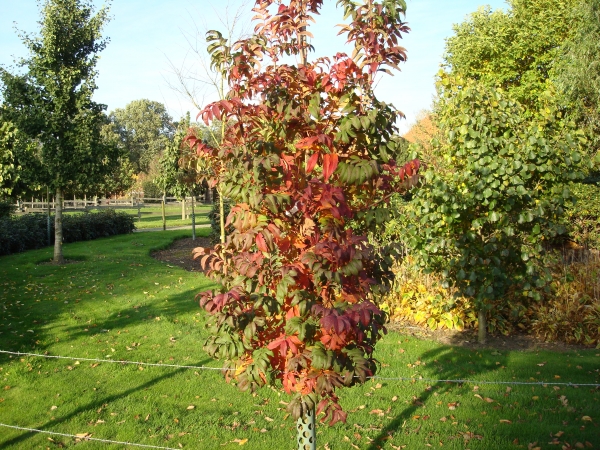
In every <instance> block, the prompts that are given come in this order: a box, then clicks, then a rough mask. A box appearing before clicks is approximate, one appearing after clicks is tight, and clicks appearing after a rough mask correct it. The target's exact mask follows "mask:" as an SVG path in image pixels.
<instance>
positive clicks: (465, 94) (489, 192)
mask: <svg viewBox="0 0 600 450" xmlns="http://www.w3.org/2000/svg"><path fill="white" fill-rule="evenodd" d="M439 76H440V79H439V83H438V94H439V100H438V103H437V105H436V108H437V109H436V114H437V117H438V123H439V124H440V127H441V129H442V131H443V132H444V133H445V139H442V140H440V141H438V143H437V145H438V146H439V148H438V150H437V152H438V153H439V154H440V155H444V157H445V158H446V159H447V164H448V166H449V167H452V170H450V171H442V172H440V171H437V170H436V169H435V168H430V169H429V170H427V171H426V172H425V173H424V174H423V180H424V183H423V185H422V186H421V187H420V188H419V189H417V190H415V193H414V199H413V200H412V202H411V203H412V205H411V206H412V208H410V209H409V211H412V218H411V222H410V224H411V225H410V227H409V229H410V235H411V237H410V239H409V240H408V243H409V246H410V248H411V251H412V252H413V253H414V254H416V255H417V256H418V258H417V261H418V263H419V264H420V265H421V266H422V267H424V268H426V269H427V270H432V271H436V272H438V273H441V274H443V276H444V278H445V284H446V286H445V287H449V286H450V285H452V286H454V287H456V288H458V290H459V293H460V294H461V295H463V296H465V297H467V298H470V299H473V301H474V303H475V307H476V308H477V310H478V316H479V321H478V322H479V341H480V342H482V343H483V342H485V339H486V313H487V311H488V310H489V308H490V306H491V304H492V302H494V301H498V300H501V299H502V298H503V297H504V296H505V295H506V293H507V292H508V290H509V289H511V288H513V289H517V290H520V292H521V293H522V294H523V295H525V296H529V297H534V298H537V297H538V296H539V294H538V293H537V291H536V290H535V288H539V287H542V286H544V285H545V284H546V282H547V281H548V275H549V274H548V273H547V271H546V269H545V267H543V265H542V264H541V263H540V261H541V256H542V254H543V251H544V248H543V243H544V241H545V240H547V239H548V238H551V237H553V236H556V234H557V233H560V232H561V231H562V229H561V228H562V225H561V222H560V220H561V216H562V214H563V212H564V207H565V205H568V204H569V203H572V201H573V196H572V194H571V193H570V191H569V189H567V188H566V184H567V183H568V182H570V181H573V180H577V179H578V178H580V177H581V173H580V172H579V171H578V162H579V161H580V160H581V157H580V154H579V147H580V142H578V140H579V139H582V140H583V135H582V134H581V133H579V134H578V133H577V132H575V131H574V130H573V128H572V126H569V125H568V124H566V123H565V122H564V121H563V120H561V115H560V112H559V111H557V109H556V108H555V107H554V106H553V102H552V99H551V98H550V99H548V100H547V102H546V106H545V108H543V109H542V110H543V115H536V116H535V117H530V116H529V115H528V114H527V113H526V111H525V108H524V107H522V106H521V105H520V104H519V103H518V102H517V101H515V100H514V99H512V98H511V96H510V95H508V94H507V93H506V92H504V91H503V90H501V89H496V88H492V87H489V86H486V85H485V84H484V83H482V82H481V81H475V80H465V79H461V78H458V77H452V76H450V75H448V74H446V73H444V72H440V75H439Z"/></svg>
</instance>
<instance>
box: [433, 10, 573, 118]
mask: <svg viewBox="0 0 600 450" xmlns="http://www.w3.org/2000/svg"><path fill="white" fill-rule="evenodd" d="M577 1H578V0H508V2H507V3H508V8H507V9H506V11H502V10H497V11H492V10H491V9H490V8H489V7H486V8H480V9H478V10H477V11H476V12H474V13H472V14H471V15H470V16H469V17H468V18H467V20H465V21H464V22H462V23H461V24H459V25H456V26H455V27H454V35H453V36H452V37H450V38H448V40H447V41H446V54H445V56H444V66H445V68H446V70H447V71H448V72H450V73H452V74H453V75H459V76H462V77H464V78H466V79H474V80H478V81H481V82H482V83H483V84H484V85H487V86H493V87H501V88H503V89H504V90H506V91H507V92H509V93H510V95H511V96H513V97H514V98H515V99H516V100H518V101H519V103H521V104H522V105H524V106H525V107H526V109H527V110H537V109H538V108H539V106H540V105H541V103H543V101H541V100H540V96H541V95H542V93H543V92H544V91H545V89H546V80H548V79H549V77H550V74H551V70H552V68H553V66H554V64H555V61H556V58H557V56H558V55H559V54H560V51H561V45H562V44H563V43H564V41H565V39H567V38H568V37H569V36H570V33H571V32H572V29H571V27H570V25H569V20H568V19H569V17H570V15H571V10H572V9H573V7H574V5H575V4H576V3H577Z"/></svg>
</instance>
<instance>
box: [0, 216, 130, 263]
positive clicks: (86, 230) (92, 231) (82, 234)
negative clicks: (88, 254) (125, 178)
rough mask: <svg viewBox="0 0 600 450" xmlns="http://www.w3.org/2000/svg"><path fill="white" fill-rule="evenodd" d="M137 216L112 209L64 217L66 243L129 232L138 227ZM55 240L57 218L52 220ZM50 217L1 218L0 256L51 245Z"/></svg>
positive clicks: (52, 233) (52, 236)
mask: <svg viewBox="0 0 600 450" xmlns="http://www.w3.org/2000/svg"><path fill="white" fill-rule="evenodd" d="M134 220H135V217H134V216H132V215H130V214H127V213H125V212H116V211H111V210H106V211H100V212H97V213H84V214H78V215H65V216H63V236H64V237H63V239H64V242H67V243H68V242H77V241H89V240H92V239H97V238H101V237H107V236H114V235H117V234H127V233H131V232H133V230H134V229H135V224H134ZM50 232H51V239H52V241H51V243H52V244H53V243H54V221H52V223H51V230H50ZM47 236H48V235H47V217H46V216H45V215H43V214H25V215H23V216H11V217H5V218H0V255H9V254H11V253H18V252H23V251H25V250H33V249H36V248H41V247H45V246H46V245H48V237H47Z"/></svg>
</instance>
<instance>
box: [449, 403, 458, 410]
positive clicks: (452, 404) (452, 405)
mask: <svg viewBox="0 0 600 450" xmlns="http://www.w3.org/2000/svg"><path fill="white" fill-rule="evenodd" d="M458 405H459V403H458V402H452V403H448V409H450V410H454V409H456V408H458Z"/></svg>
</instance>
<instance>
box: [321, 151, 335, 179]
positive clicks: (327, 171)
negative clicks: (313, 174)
mask: <svg viewBox="0 0 600 450" xmlns="http://www.w3.org/2000/svg"><path fill="white" fill-rule="evenodd" d="M337 166H338V155H337V153H328V154H326V155H323V179H324V180H325V181H327V180H328V179H329V177H330V176H331V174H333V172H335V169H337Z"/></svg>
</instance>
